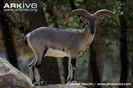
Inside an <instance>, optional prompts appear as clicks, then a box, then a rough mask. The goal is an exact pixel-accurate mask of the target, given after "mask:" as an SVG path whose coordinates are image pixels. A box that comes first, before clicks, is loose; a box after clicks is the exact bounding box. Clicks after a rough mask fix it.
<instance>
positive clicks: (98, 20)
mask: <svg viewBox="0 0 133 88" xmlns="http://www.w3.org/2000/svg"><path fill="white" fill-rule="evenodd" d="M103 19H104V18H103V17H101V18H97V19H96V22H97V23H101V22H102V21H103Z"/></svg>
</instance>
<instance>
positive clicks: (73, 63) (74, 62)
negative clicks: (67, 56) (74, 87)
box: [71, 58, 76, 81]
mask: <svg viewBox="0 0 133 88" xmlns="http://www.w3.org/2000/svg"><path fill="white" fill-rule="evenodd" d="M71 64H72V69H73V72H72V74H73V76H72V81H74V80H75V69H76V58H72V60H71Z"/></svg>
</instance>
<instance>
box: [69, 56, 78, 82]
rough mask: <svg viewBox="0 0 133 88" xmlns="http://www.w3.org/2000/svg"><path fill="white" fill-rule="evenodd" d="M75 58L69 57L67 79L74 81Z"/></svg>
mask: <svg viewBox="0 0 133 88" xmlns="http://www.w3.org/2000/svg"><path fill="white" fill-rule="evenodd" d="M75 69H76V58H72V59H69V64H68V71H69V72H68V77H67V81H68V82H72V81H75Z"/></svg>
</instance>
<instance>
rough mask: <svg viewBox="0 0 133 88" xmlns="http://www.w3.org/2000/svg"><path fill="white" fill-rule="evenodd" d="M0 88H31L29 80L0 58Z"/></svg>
mask: <svg viewBox="0 0 133 88" xmlns="http://www.w3.org/2000/svg"><path fill="white" fill-rule="evenodd" d="M0 88H33V84H32V82H31V80H30V79H29V78H28V77H27V76H26V75H24V74H23V73H21V72H20V71H19V70H17V69H16V68H15V67H13V66H12V65H11V64H10V63H9V62H8V61H7V60H6V59H3V58H1V57H0Z"/></svg>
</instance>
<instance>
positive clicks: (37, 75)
mask: <svg viewBox="0 0 133 88" xmlns="http://www.w3.org/2000/svg"><path fill="white" fill-rule="evenodd" d="M46 52H47V48H45V49H44V51H43V52H40V53H38V60H37V62H36V64H35V70H34V73H35V81H36V83H37V84H38V85H41V83H40V82H41V76H40V73H39V70H38V69H39V67H40V65H41V62H42V59H43V56H45V54H46Z"/></svg>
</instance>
